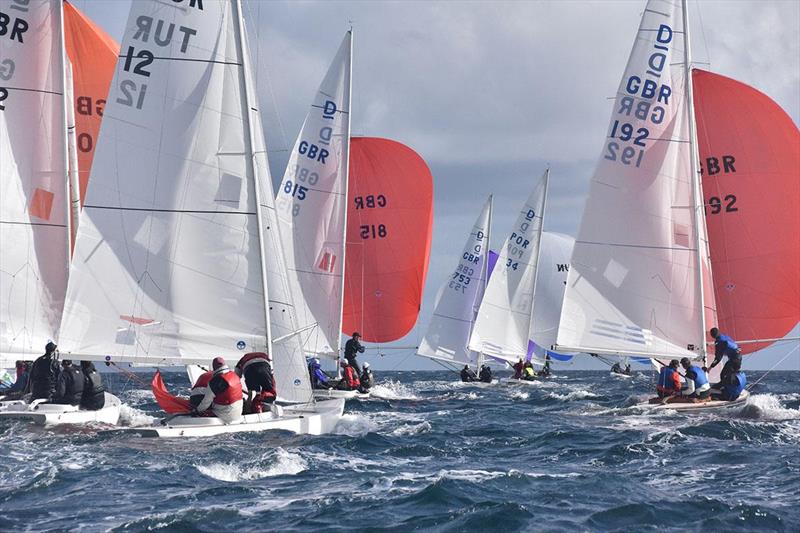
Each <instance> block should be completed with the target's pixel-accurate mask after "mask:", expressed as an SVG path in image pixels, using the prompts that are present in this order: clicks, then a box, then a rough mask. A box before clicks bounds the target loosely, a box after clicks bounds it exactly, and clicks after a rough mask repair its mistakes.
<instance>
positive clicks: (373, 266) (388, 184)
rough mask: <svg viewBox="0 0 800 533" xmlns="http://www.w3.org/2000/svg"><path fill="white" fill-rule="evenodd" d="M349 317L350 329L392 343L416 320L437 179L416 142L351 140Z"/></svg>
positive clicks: (346, 279) (346, 293)
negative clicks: (410, 144) (411, 145)
mask: <svg viewBox="0 0 800 533" xmlns="http://www.w3.org/2000/svg"><path fill="white" fill-rule="evenodd" d="M347 196H348V198H347V200H348V207H347V257H346V266H345V276H344V282H345V290H344V313H343V314H344V317H343V321H342V330H343V332H344V333H346V334H350V333H353V332H354V331H358V332H360V333H361V335H362V338H363V339H364V340H365V341H368V342H391V341H394V340H397V339H399V338H401V337H403V336H404V335H406V334H407V333H408V332H409V331H410V330H411V328H413V327H414V324H415V323H416V321H417V316H418V315H419V309H420V305H421V301H422V289H423V287H424V285H425V276H426V274H427V271H428V259H429V257H430V251H431V226H432V224H433V178H432V177H431V172H430V170H429V169H428V165H427V164H425V161H423V159H422V158H421V157H420V156H419V155H418V154H417V153H416V152H414V151H413V150H412V149H411V148H409V147H407V146H405V145H403V144H400V143H398V142H395V141H392V140H389V139H379V138H375V137H359V138H354V139H352V140H351V144H350V180H349V182H348V195H347Z"/></svg>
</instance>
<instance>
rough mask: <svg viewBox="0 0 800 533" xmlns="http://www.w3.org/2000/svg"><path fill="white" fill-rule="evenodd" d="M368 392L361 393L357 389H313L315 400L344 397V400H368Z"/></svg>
mask: <svg viewBox="0 0 800 533" xmlns="http://www.w3.org/2000/svg"><path fill="white" fill-rule="evenodd" d="M369 394H370V393H369V392H366V393H362V392H358V391H357V390H333V389H314V399H315V400H331V399H337V398H344V399H345V400H368V399H369Z"/></svg>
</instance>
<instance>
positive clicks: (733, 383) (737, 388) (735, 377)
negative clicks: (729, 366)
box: [720, 370, 747, 402]
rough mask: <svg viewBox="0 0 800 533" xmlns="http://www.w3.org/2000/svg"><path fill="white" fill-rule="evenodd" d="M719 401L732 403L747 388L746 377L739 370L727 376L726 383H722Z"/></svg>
mask: <svg viewBox="0 0 800 533" xmlns="http://www.w3.org/2000/svg"><path fill="white" fill-rule="evenodd" d="M721 385H722V394H721V395H720V399H722V400H727V401H730V402H732V401H733V400H736V399H737V398H739V396H740V395H741V394H742V391H744V389H745V387H746V386H747V377H746V376H745V375H744V372H742V371H741V370H739V371H737V372H733V373H731V374H728V376H727V381H723V382H722V383H721Z"/></svg>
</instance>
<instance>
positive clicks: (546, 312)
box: [530, 231, 575, 356]
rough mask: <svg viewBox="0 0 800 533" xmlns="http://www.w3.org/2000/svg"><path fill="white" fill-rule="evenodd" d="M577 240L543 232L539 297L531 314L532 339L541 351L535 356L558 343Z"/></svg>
mask: <svg viewBox="0 0 800 533" xmlns="http://www.w3.org/2000/svg"><path fill="white" fill-rule="evenodd" d="M574 244H575V239H573V238H572V237H570V236H569V235H563V234H561V233H554V232H551V231H543V232H542V242H541V248H540V251H539V263H538V265H537V268H536V298H535V302H534V306H533V315H532V317H531V330H530V339H531V340H532V341H534V342H535V343H536V346H537V347H539V348H541V349H542V350H537V351H536V355H538V356H542V355H544V350H549V349H550V346H552V345H553V344H555V342H556V332H557V331H558V321H559V319H560V317H561V306H562V304H563V303H564V290H565V289H566V282H567V276H568V274H569V258H570V255H572V247H573V246H574Z"/></svg>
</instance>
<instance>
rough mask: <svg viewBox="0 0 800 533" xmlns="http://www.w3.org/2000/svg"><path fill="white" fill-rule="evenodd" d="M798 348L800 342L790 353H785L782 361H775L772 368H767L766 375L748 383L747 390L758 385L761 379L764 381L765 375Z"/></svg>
mask: <svg viewBox="0 0 800 533" xmlns="http://www.w3.org/2000/svg"><path fill="white" fill-rule="evenodd" d="M798 348H800V344H798V345H797V346H795V347H794V348H792V349H791V350H790V351H789V353H787V354H786V355H784V356H783V357H782V358H781V360H780V361H778V362H777V363H775V364H774V365H772V368H770V369H769V370H767V371H766V372H764V375H763V376H761V377H760V378H758V379H757V380H755V381H754V382H753V383H752V384H751V385H748V387H747V390H750V389H752V388H753V387H755V386H756V385H758V384H759V383H760V382H761V381H762V380H763V379H764V378H765V377H767V376H768V375H769V373H770V372H772V371H773V370H775V367H777V366H778V365H779V364H781V363H782V362H784V361H785V360H786V359H787V358H788V357H789V356H790V355H792V354H793V353H794V352H796V351H797V350H798Z"/></svg>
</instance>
